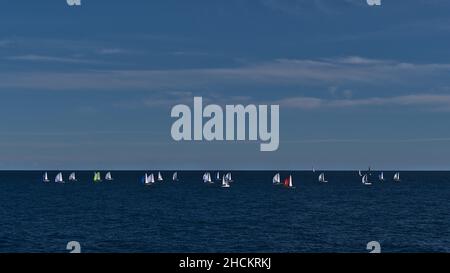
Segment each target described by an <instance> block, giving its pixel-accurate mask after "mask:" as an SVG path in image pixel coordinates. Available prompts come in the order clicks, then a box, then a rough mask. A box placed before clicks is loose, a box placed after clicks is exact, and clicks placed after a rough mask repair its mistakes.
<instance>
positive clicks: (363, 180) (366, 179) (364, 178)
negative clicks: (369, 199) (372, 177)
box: [361, 174, 372, 185]
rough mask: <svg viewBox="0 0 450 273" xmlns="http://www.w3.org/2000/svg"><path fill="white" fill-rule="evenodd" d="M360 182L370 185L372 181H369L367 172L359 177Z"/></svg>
mask: <svg viewBox="0 0 450 273" xmlns="http://www.w3.org/2000/svg"><path fill="white" fill-rule="evenodd" d="M361 182H362V183H363V184H364V185H372V183H370V182H369V176H368V175H367V174H365V175H364V176H363V177H362V178H361Z"/></svg>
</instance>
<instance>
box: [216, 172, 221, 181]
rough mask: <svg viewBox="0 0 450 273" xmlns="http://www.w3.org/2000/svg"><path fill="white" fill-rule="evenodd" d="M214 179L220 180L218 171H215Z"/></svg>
mask: <svg viewBox="0 0 450 273" xmlns="http://www.w3.org/2000/svg"><path fill="white" fill-rule="evenodd" d="M216 180H220V173H219V172H217V173H216Z"/></svg>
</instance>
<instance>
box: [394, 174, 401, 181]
mask: <svg viewBox="0 0 450 273" xmlns="http://www.w3.org/2000/svg"><path fill="white" fill-rule="evenodd" d="M394 181H396V182H398V181H400V173H398V172H397V173H395V174H394Z"/></svg>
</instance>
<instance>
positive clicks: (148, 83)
mask: <svg viewBox="0 0 450 273" xmlns="http://www.w3.org/2000/svg"><path fill="white" fill-rule="evenodd" d="M11 58H12V59H14V60H23V61H47V62H67V63H84V62H88V63H92V62H93V61H91V60H84V59H78V58H60V57H52V56H40V55H24V56H15V57H10V59H11ZM449 72H450V64H446V63H443V64H439V63H429V64H427V63H408V62H398V61H392V60H377V59H367V58H362V57H355V56H351V57H343V58H336V59H321V60H308V59H300V60H298V59H278V60H274V61H270V62H264V63H256V64H247V65H244V66H241V67H232V68H204V69H169V70H115V71H114V70H97V71H90V70H85V71H81V72H72V73H70V72H40V71H38V72H31V71H30V72H14V73H12V72H3V73H0V90H1V89H4V88H9V89H10V88H34V89H44V90H60V91H63V90H79V89H88V90H124V91H131V90H136V89H140V90H151V89H172V90H175V89H183V90H185V89H193V88H211V87H217V86H223V85H241V86H242V85H252V86H267V85H274V86H280V85H295V86H298V85H306V86H316V87H317V86H318V87H326V88H328V87H329V86H339V85H345V86H346V88H351V89H352V87H351V86H352V85H359V86H365V87H380V86H384V87H385V86H392V85H396V86H402V87H408V86H409V87H410V86H415V85H417V83H420V84H424V83H430V84H431V85H433V86H430V89H431V88H433V87H434V86H435V85H438V86H449V85H450V78H449V77H448V75H449Z"/></svg>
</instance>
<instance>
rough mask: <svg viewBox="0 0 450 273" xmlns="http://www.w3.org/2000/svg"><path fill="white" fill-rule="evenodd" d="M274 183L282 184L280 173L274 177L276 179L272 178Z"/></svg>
mask: <svg viewBox="0 0 450 273" xmlns="http://www.w3.org/2000/svg"><path fill="white" fill-rule="evenodd" d="M272 183H273V184H280V183H281V178H280V173H277V174H275V175H274V177H273V178H272Z"/></svg>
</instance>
